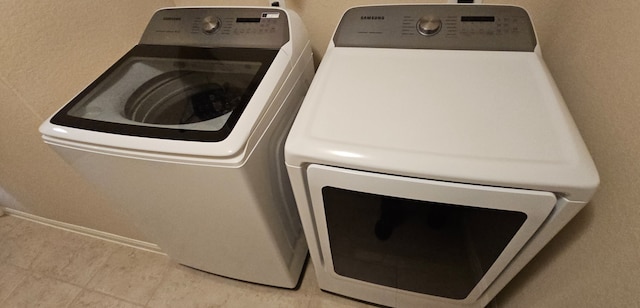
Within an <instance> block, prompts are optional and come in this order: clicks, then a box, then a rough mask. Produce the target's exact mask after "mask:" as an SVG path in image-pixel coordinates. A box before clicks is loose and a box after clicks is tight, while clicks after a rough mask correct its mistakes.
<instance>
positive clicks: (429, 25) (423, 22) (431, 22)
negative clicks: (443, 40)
mask: <svg viewBox="0 0 640 308" xmlns="http://www.w3.org/2000/svg"><path fill="white" fill-rule="evenodd" d="M416 27H417V28H418V33H420V34H422V35H424V36H432V35H435V34H436V33H438V32H440V29H442V21H441V20H440V19H438V18H432V17H422V18H420V20H418V24H417V25H416Z"/></svg>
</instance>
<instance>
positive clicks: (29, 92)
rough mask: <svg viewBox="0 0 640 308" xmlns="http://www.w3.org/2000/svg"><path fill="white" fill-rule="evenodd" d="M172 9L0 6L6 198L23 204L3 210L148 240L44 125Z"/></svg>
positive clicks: (7, 1) (0, 172)
mask: <svg viewBox="0 0 640 308" xmlns="http://www.w3.org/2000/svg"><path fill="white" fill-rule="evenodd" d="M172 5H173V3H172V2H170V1H164V0H157V1H156V0H146V1H123V0H118V1H82V0H72V1H54V2H48V1H44V2H43V1H33V0H29V1H18V0H4V1H0V187H2V191H6V192H5V193H3V195H4V194H9V195H10V196H5V197H3V198H2V199H0V200H9V201H11V200H13V199H15V200H16V201H17V202H11V203H13V204H2V205H3V206H11V207H14V208H17V209H19V210H22V211H25V212H29V213H32V214H35V215H38V216H43V217H46V218H50V219H54V220H59V221H63V222H67V223H72V224H77V225H82V226H86V227H89V228H94V229H98V230H101V231H107V232H111V233H116V234H120V235H124V236H129V237H135V238H142V236H141V235H140V234H139V233H138V232H137V231H136V230H135V228H133V227H132V226H131V224H130V223H129V222H128V221H127V219H126V217H124V215H123V214H122V213H118V212H115V211H114V210H112V208H111V207H110V206H109V203H108V201H106V200H105V198H104V197H103V196H102V195H101V194H99V193H97V192H96V191H95V190H94V188H93V187H92V186H90V185H88V184H87V183H86V182H85V181H84V180H83V179H82V178H80V176H78V175H77V174H76V173H75V171H73V170H72V169H71V168H69V167H68V166H67V165H66V164H65V163H64V162H63V161H62V160H61V159H60V158H58V156H56V154H55V153H54V152H53V151H52V150H50V149H49V148H48V147H47V146H45V145H44V143H43V142H42V141H41V139H40V134H39V133H38V126H39V125H40V123H41V122H42V121H44V120H45V119H46V118H47V117H48V116H49V115H51V114H52V113H53V112H54V111H55V110H57V109H58V108H60V107H61V106H62V105H64V104H65V102H67V101H68V100H69V99H71V98H72V97H73V96H74V95H75V94H76V93H77V92H79V91H80V90H81V89H82V88H83V87H85V86H86V85H87V84H88V83H89V82H91V81H92V80H93V79H94V78H96V77H97V76H98V75H99V74H100V73H102V72H103V71H104V70H105V69H106V68H108V67H109V66H110V65H111V64H113V63H114V62H115V61H116V60H117V59H118V58H119V57H120V56H122V55H123V54H124V53H125V52H126V51H127V50H128V49H129V48H131V47H132V46H133V44H135V43H136V42H137V40H138V39H139V38H140V35H141V34H142V31H143V30H144V27H145V26H146V23H147V22H148V20H149V18H150V16H151V14H152V13H153V12H154V11H155V9H156V8H159V7H162V6H172ZM5 202H6V201H5ZM16 203H17V204H18V205H16Z"/></svg>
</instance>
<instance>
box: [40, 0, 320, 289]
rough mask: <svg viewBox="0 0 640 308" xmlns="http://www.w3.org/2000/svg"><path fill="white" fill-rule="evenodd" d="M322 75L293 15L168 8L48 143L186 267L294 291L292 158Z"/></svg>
mask: <svg viewBox="0 0 640 308" xmlns="http://www.w3.org/2000/svg"><path fill="white" fill-rule="evenodd" d="M313 74H314V67H313V60H312V54H311V47H310V44H309V39H308V36H307V32H306V30H305V28H304V26H303V24H302V22H301V20H300V18H299V17H298V16H297V15H296V14H295V13H293V12H290V11H287V10H283V9H280V8H272V7H266V8H248V7H244V8H228V7H227V8H171V9H163V10H160V11H158V12H156V13H155V15H154V16H153V18H152V19H151V21H150V23H149V25H148V26H147V29H146V30H145V32H144V34H143V36H142V39H141V41H140V43H139V44H138V45H136V46H135V47H133V49H131V51H129V52H128V53H127V54H126V55H125V56H124V57H123V58H121V59H120V60H119V61H118V62H117V63H116V64H115V65H113V66H112V67H111V68H109V69H108V70H107V71H106V72H105V73H104V74H103V75H102V76H100V77H99V78H98V79H97V80H96V81H95V82H93V83H92V84H91V85H89V86H88V87H87V88H86V89H85V90H83V91H82V92H81V93H80V94H78V95H77V96H76V97H75V98H74V99H72V100H71V102H69V103H68V104H67V105H66V106H64V107H62V109H60V110H59V111H58V112H57V113H56V114H55V115H53V116H52V117H51V118H50V119H48V120H47V121H45V122H44V123H43V124H42V125H41V127H40V132H41V133H42V135H43V139H44V141H45V142H46V143H47V144H49V145H50V146H51V147H52V148H53V149H54V150H55V151H56V152H58V153H59V154H60V155H61V156H62V157H63V158H64V159H65V160H66V161H67V162H68V163H69V164H70V165H71V166H73V167H74V168H75V169H76V170H77V171H78V172H80V173H81V174H83V175H84V176H85V177H86V178H87V179H88V180H89V181H91V182H93V183H95V184H96V185H97V186H98V187H99V188H100V189H102V190H103V191H104V192H105V193H106V195H108V196H109V197H111V198H112V199H114V200H115V201H116V202H115V204H116V205H117V206H119V207H120V210H122V211H124V212H126V213H128V214H129V215H130V217H131V219H132V221H133V222H134V223H135V224H136V225H137V226H138V227H139V229H140V230H141V231H142V232H143V233H145V234H146V236H148V238H149V239H150V240H152V241H154V242H155V243H157V244H158V245H159V246H160V248H161V249H162V250H164V251H165V252H166V253H167V254H168V255H169V256H170V257H172V258H173V259H175V260H176V261H178V262H180V263H182V264H185V265H188V266H191V267H194V268H197V269H201V270H204V271H207V272H211V273H215V274H219V275H223V276H227V277H231V278H235V279H240V280H245V281H250V282H255V283H260V284H266V285H272V286H278V287H285V288H293V287H295V286H296V284H297V282H298V280H299V277H300V273H301V270H302V266H303V263H304V260H305V258H306V254H307V246H306V242H305V239H304V236H303V233H302V227H301V225H300V220H299V216H298V213H297V210H296V206H295V202H294V199H293V195H292V192H291V188H290V186H289V185H288V178H287V175H286V170H285V167H284V157H283V147H284V139H285V137H286V135H287V132H288V130H289V128H290V127H291V123H292V122H293V118H294V116H295V114H296V112H297V110H298V107H299V105H300V103H301V102H302V99H303V97H304V95H305V93H306V91H307V89H308V86H309V84H310V83H311V79H312V78H313Z"/></svg>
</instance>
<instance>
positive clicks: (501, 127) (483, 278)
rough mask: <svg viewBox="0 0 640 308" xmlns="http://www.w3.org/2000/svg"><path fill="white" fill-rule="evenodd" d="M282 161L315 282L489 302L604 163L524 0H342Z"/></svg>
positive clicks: (379, 299)
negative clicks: (567, 98) (570, 105)
mask: <svg viewBox="0 0 640 308" xmlns="http://www.w3.org/2000/svg"><path fill="white" fill-rule="evenodd" d="M285 161H286V165H287V170H288V172H289V176H290V180H291V184H292V186H293V190H294V194H295V197H296V201H297V205H298V210H299V212H300V215H301V218H302V225H303V227H304V231H305V234H306V237H307V243H308V244H309V250H310V253H311V258H312V260H313V264H314V266H315V272H316V275H317V278H318V283H319V286H320V288H322V289H323V290H326V291H330V292H334V293H338V294H342V295H346V296H350V297H353V298H357V299H361V300H365V301H369V302H373V303H377V304H382V305H386V306H393V307H484V306H485V305H487V303H489V302H490V301H491V299H492V298H493V297H494V296H495V295H496V294H497V293H498V292H499V291H500V290H501V289H502V288H503V287H504V286H505V284H506V283H507V282H508V281H509V280H510V279H511V278H512V277H513V276H514V275H515V274H516V273H517V272H518V271H519V270H520V269H521V268H522V267H523V266H524V265H525V264H526V263H527V262H528V261H529V260H530V259H531V258H532V257H533V256H534V255H535V254H536V253H537V252H538V251H539V250H540V249H541V248H542V247H543V246H544V245H545V244H546V243H547V242H548V241H549V240H550V239H551V238H552V237H553V236H554V235H555V234H556V233H557V232H558V231H559V230H560V229H561V228H562V227H563V226H564V225H565V224H566V223H567V222H568V221H569V220H570V219H571V218H572V217H573V216H574V215H575V214H576V213H577V212H578V211H579V210H580V209H582V208H583V206H584V205H585V204H586V203H587V202H588V201H589V200H590V198H591V197H592V195H593V194H594V192H595V190H596V188H597V186H598V184H599V178H598V173H597V171H596V168H595V166H594V164H593V161H592V160H591V157H590V155H589V153H588V151H587V149H586V147H585V145H584V143H583V141H582V138H581V137H580V134H579V132H578V130H577V128H576V126H575V124H574V122H573V120H572V118H571V116H570V114H569V112H568V110H567V108H566V106H565V103H564V101H563V99H562V97H561V95H560V93H559V92H558V89H557V88H556V85H555V83H554V81H553V79H552V77H551V76H550V74H549V72H548V70H547V68H546V66H545V63H544V61H543V59H542V55H541V51H540V47H539V46H538V44H537V40H536V36H535V33H534V29H533V26H532V23H531V20H530V18H529V16H528V14H527V13H526V11H525V10H524V9H522V8H518V7H513V6H493V5H484V6H478V5H396V6H365V7H356V8H352V9H350V10H348V11H347V12H346V13H345V14H344V16H343V17H342V20H341V21H340V23H339V25H338V27H337V29H336V31H335V34H334V36H333V39H332V41H331V42H330V43H329V47H328V49H327V52H326V55H325V56H324V59H323V60H322V63H321V65H320V67H319V69H318V72H317V74H316V77H315V79H314V81H313V82H312V85H311V87H310V89H309V92H308V94H307V96H306V98H305V100H304V102H303V104H302V107H301V108H300V112H299V113H298V115H297V116H296V120H295V122H294V124H293V127H292V129H291V131H290V133H289V136H288V138H287V142H286V145H285Z"/></svg>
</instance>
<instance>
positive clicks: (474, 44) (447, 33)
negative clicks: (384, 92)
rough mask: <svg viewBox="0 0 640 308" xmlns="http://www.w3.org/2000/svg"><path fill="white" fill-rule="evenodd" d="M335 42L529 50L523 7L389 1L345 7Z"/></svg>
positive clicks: (530, 34) (532, 41) (529, 28)
mask: <svg viewBox="0 0 640 308" xmlns="http://www.w3.org/2000/svg"><path fill="white" fill-rule="evenodd" d="M333 41H334V44H335V45H336V46H337V47H373V48H376V47H378V48H409V49H448V50H495V51H497V50H501V51H533V50H534V48H535V47H536V45H537V41H536V35H535V33H534V30H533V25H532V24H531V19H530V18H529V15H528V14H527V12H526V11H525V10H524V9H522V8H520V7H515V6H501V5H457V4H453V5H430V4H426V5H389V6H364V7H356V8H352V9H350V10H348V11H347V12H346V13H345V14H344V16H343V17H342V20H341V21H340V24H339V25H338V29H337V30H336V34H335V35H334V38H333Z"/></svg>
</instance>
